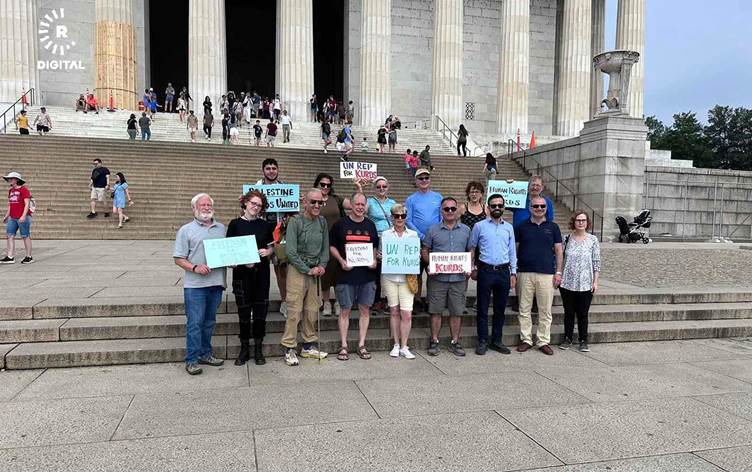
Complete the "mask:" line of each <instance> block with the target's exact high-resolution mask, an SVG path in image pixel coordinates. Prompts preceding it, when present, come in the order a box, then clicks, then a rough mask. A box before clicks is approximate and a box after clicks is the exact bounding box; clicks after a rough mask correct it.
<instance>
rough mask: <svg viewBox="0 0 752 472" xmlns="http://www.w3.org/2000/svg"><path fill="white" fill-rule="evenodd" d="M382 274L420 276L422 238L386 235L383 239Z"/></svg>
mask: <svg viewBox="0 0 752 472" xmlns="http://www.w3.org/2000/svg"><path fill="white" fill-rule="evenodd" d="M381 273H382V274H419V273H420V238H419V237H417V236H406V237H402V238H400V237H397V236H395V235H393V234H389V233H384V235H383V237H382V238H381Z"/></svg>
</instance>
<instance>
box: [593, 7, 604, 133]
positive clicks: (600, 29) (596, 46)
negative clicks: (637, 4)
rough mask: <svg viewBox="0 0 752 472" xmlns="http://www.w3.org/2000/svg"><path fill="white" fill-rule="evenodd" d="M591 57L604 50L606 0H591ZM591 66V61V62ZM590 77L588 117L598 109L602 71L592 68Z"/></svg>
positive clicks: (601, 96)
mask: <svg viewBox="0 0 752 472" xmlns="http://www.w3.org/2000/svg"><path fill="white" fill-rule="evenodd" d="M592 8H593V12H592V15H591V18H592V32H593V33H592V37H591V38H592V39H591V41H592V43H591V45H590V50H591V53H590V56H591V59H592V58H593V57H595V56H597V55H598V54H600V53H602V52H604V51H605V50H606V0H593V7H592ZM591 67H592V62H591ZM591 74H592V75H591V77H590V118H592V117H594V116H595V114H596V113H597V112H598V111H599V110H600V108H601V106H600V103H601V100H603V99H604V98H605V94H604V92H603V77H604V75H603V73H602V72H596V71H595V70H592V72H591Z"/></svg>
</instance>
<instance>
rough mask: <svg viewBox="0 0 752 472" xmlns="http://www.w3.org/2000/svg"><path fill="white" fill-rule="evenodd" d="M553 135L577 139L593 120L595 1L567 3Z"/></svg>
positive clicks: (562, 30) (563, 25)
mask: <svg viewBox="0 0 752 472" xmlns="http://www.w3.org/2000/svg"><path fill="white" fill-rule="evenodd" d="M562 8H563V10H562V12H561V18H562V22H561V44H560V48H561V59H560V61H559V74H558V81H557V84H556V90H557V102H556V123H554V124H555V129H554V134H556V135H559V136H577V135H578V134H579V132H580V130H582V125H583V124H584V123H585V121H587V120H588V119H589V118H590V77H591V75H592V74H591V71H592V69H593V66H592V57H591V52H592V51H591V46H590V43H591V34H592V31H591V28H590V25H591V21H592V18H591V10H592V0H564V2H563V5H562Z"/></svg>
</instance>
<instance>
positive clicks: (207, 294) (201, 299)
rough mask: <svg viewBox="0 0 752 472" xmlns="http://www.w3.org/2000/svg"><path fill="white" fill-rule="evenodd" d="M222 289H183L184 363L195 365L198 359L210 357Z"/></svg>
mask: <svg viewBox="0 0 752 472" xmlns="http://www.w3.org/2000/svg"><path fill="white" fill-rule="evenodd" d="M223 290H224V288H223V287H221V286H219V285H215V286H214V287H202V288H184V289H183V297H184V299H185V317H186V327H185V363H186V364H195V363H196V362H198V359H199V358H200V357H209V356H211V355H212V347H211V337H212V334H213V333H214V325H215V324H216V321H217V308H219V304H220V303H221V302H222V291H223Z"/></svg>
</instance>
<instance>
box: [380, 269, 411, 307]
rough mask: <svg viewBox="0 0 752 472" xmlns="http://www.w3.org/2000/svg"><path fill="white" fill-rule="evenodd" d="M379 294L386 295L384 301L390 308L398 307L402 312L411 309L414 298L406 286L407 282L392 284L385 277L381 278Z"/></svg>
mask: <svg viewBox="0 0 752 472" xmlns="http://www.w3.org/2000/svg"><path fill="white" fill-rule="evenodd" d="M381 293H382V294H384V295H386V300H387V303H388V304H389V306H390V307H393V306H397V305H399V307H400V309H401V310H403V311H410V310H412V309H413V298H414V297H415V296H414V295H413V293H412V292H411V291H410V288H409V287H408V286H407V281H403V282H392V281H391V280H389V279H387V278H386V277H382V278H381Z"/></svg>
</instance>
